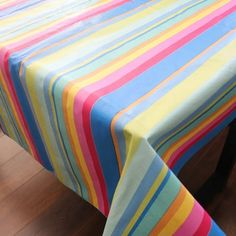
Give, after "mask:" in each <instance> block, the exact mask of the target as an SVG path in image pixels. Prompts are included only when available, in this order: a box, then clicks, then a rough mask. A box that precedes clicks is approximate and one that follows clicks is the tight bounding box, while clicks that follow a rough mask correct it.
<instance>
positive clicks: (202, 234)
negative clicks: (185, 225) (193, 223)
mask: <svg viewBox="0 0 236 236" xmlns="http://www.w3.org/2000/svg"><path fill="white" fill-rule="evenodd" d="M210 229H211V217H210V216H209V215H208V213H207V212H206V211H204V217H203V219H202V222H201V224H200V226H199V228H198V229H197V231H196V232H195V233H194V236H206V235H208V233H209V231H210Z"/></svg>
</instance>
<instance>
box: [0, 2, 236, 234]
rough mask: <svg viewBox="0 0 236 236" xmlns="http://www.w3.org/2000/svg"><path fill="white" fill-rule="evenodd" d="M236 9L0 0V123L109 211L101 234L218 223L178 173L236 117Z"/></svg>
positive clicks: (203, 229)
mask: <svg viewBox="0 0 236 236" xmlns="http://www.w3.org/2000/svg"><path fill="white" fill-rule="evenodd" d="M235 10H236V1H235V0H231V1H229V0H220V1H219V0H218V1H217V0H197V1H195V0H181V1H180V0H177V1H176V0H162V1H159V0H153V1H151V0H149V1H147V0H142V1H141V0H135V1H132V0H130V1H128V0H91V1H89V0H81V1H78V0H67V1H66V0H60V1H59V0H9V1H5V0H0V36H1V37H0V125H1V128H2V129H3V131H4V133H5V134H7V135H8V136H9V137H11V138H12V139H14V140H15V141H16V142H18V143H19V144H20V145H21V146H22V147H23V148H25V149H26V150H27V151H28V152H29V153H31V154H32V156H33V157H34V158H35V159H36V160H37V161H39V162H40V163H41V164H42V165H43V166H44V167H45V168H47V169H48V170H49V171H52V172H53V173H54V174H55V176H57V178H58V179H59V180H60V181H61V182H62V183H63V184H65V185H66V186H67V187H69V188H71V189H72V190H73V191H75V192H77V193H78V194H79V195H80V196H81V197H82V198H83V199H85V200H86V201H88V202H89V203H91V204H92V205H93V206H95V207H96V208H97V209H99V210H100V211H101V212H102V213H103V214H104V215H105V216H107V223H106V226H105V230H104V235H148V234H150V235H165V236H166V235H224V233H223V231H222V230H221V229H220V228H219V227H218V226H217V224H216V223H215V222H214V221H213V220H212V219H211V217H210V216H209V215H208V213H207V212H206V211H205V210H204V208H203V207H202V206H201V205H200V204H199V203H198V202H197V200H196V199H195V198H194V197H193V196H192V194H191V193H190V192H189V191H188V190H187V189H186V188H185V187H184V185H183V184H182V183H181V182H180V181H179V179H178V173H179V172H180V170H181V168H182V167H183V166H184V165H186V164H187V163H188V161H189V160H190V159H191V157H192V156H193V155H194V154H195V153H196V152H197V151H198V150H199V149H200V148H202V147H203V146H204V145H205V144H206V143H207V142H209V141H210V140H211V139H212V138H213V137H214V136H215V135H217V134H218V133H219V132H220V131H221V130H222V129H223V128H224V127H226V126H227V125H228V124H230V123H231V122H232V121H233V120H234V119H235V117H236V109H235V104H236V103H235V101H236V96H235V91H236V89H235V84H236V79H235V78H236V30H235V29H236V12H235ZM231 164H232V163H231ZM196 178H197V176H196Z"/></svg>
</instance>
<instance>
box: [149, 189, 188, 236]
mask: <svg viewBox="0 0 236 236" xmlns="http://www.w3.org/2000/svg"><path fill="white" fill-rule="evenodd" d="M186 193H187V190H186V189H185V188H184V187H183V186H181V188H180V191H179V193H178V196H177V197H176V199H175V200H174V202H173V203H172V204H171V206H170V207H169V209H168V210H167V212H166V213H165V214H164V216H163V217H162V218H161V220H160V221H159V222H158V224H156V226H155V227H154V228H153V229H152V231H151V233H150V235H151V236H155V235H158V233H160V232H161V231H162V229H163V228H164V227H165V226H166V225H167V224H168V222H169V221H170V220H171V219H172V217H173V216H174V214H175V213H176V211H177V210H178V208H179V207H180V206H181V204H182V202H183V201H184V198H185V196H186Z"/></svg>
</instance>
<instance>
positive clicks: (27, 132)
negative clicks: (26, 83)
mask: <svg viewBox="0 0 236 236" xmlns="http://www.w3.org/2000/svg"><path fill="white" fill-rule="evenodd" d="M9 56H10V52H8V51H6V52H5V54H4V52H3V50H0V58H1V57H2V59H3V60H1V61H2V62H3V68H4V72H5V75H6V76H5V81H6V83H7V87H8V90H9V92H10V94H11V96H12V99H13V100H14V105H15V108H16V112H17V115H18V118H19V119H20V121H21V125H22V128H23V129H24V131H25V135H26V138H27V140H28V142H29V143H30V147H31V149H32V151H33V153H32V154H33V155H34V158H35V159H36V160H37V161H39V162H40V163H42V162H41V159H40V157H39V153H38V151H37V149H36V147H35V145H34V144H33V142H32V136H31V134H30V130H29V127H28V125H27V122H26V120H25V118H24V115H23V112H22V109H21V107H20V104H19V101H18V99H17V95H16V91H15V90H14V86H13V83H12V81H11V79H10V78H11V77H10V71H9V67H8V59H9Z"/></svg>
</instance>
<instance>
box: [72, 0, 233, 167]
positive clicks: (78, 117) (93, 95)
mask: <svg viewBox="0 0 236 236" xmlns="http://www.w3.org/2000/svg"><path fill="white" fill-rule="evenodd" d="M232 5H233V4H227V5H225V6H224V7H222V8H220V9H219V10H217V11H215V12H213V13H212V14H211V15H210V16H207V17H205V18H204V19H202V20H200V21H198V22H197V23H195V24H193V25H192V26H191V27H189V28H187V29H185V30H183V31H182V32H180V33H179V34H177V35H176V36H174V37H173V38H171V39H168V40H166V41H165V42H164V43H162V44H160V45H158V46H157V47H155V48H154V49H151V50H150V51H149V52H147V53H145V54H144V55H142V56H141V57H139V58H137V59H136V60H134V61H133V62H131V63H129V64H127V65H126V66H125V67H124V68H122V69H120V70H118V71H116V72H114V73H113V74H111V75H109V76H107V77H106V78H104V79H102V80H100V81H98V82H97V83H94V84H92V85H90V86H87V87H86V88H84V89H81V90H80V91H79V92H78V94H77V95H76V97H75V103H74V121H75V126H76V129H77V135H78V137H80V143H81V146H82V150H83V154H84V156H86V158H87V159H91V160H92V159H94V160H97V159H98V157H97V155H96V157H92V156H91V151H90V150H92V149H93V150H95V149H96V148H95V145H94V143H93V145H92V146H93V147H91V145H90V146H88V145H87V144H88V141H90V139H89V138H88V139H89V140H88V139H87V136H86V131H85V129H87V131H88V132H89V130H91V127H90V123H89V122H90V121H89V120H88V121H87V122H86V124H85V123H84V122H83V117H82V115H83V109H84V108H86V112H87V113H88V114H89V113H90V110H91V108H92V106H93V104H94V103H95V102H96V101H97V100H98V99H99V98H100V97H101V96H103V95H105V94H107V93H109V92H112V91H113V90H114V89H116V88H118V87H120V86H122V85H123V84H124V83H126V82H128V81H129V80H131V79H132V78H134V77H136V76H137V75H138V74H140V73H142V72H143V71H145V70H146V69H148V68H149V67H151V66H152V65H154V64H156V63H157V62H158V61H160V60H162V59H163V58H164V57H166V56H168V55H169V54H170V53H172V52H173V51H174V50H176V49H177V48H179V47H181V46H183V45H184V44H186V43H187V42H188V41H190V40H191V39H193V38H194V37H196V36H197V35H198V34H200V33H202V32H203V31H205V30H207V29H208V28H210V27H211V26H212V25H214V24H216V23H217V22H218V21H220V20H221V19H222V18H224V17H225V16H226V15H228V14H230V13H231V12H233V10H234V9H233V8H232ZM234 6H235V4H234ZM99 89H100V91H99ZM88 94H89V96H88ZM85 98H86V99H85ZM88 116H89V115H88ZM87 124H88V127H87V126H86V125H87ZM88 132H87V133H88ZM89 133H90V135H91V132H89ZM90 144H91V143H90ZM99 168H100V166H99Z"/></svg>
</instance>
